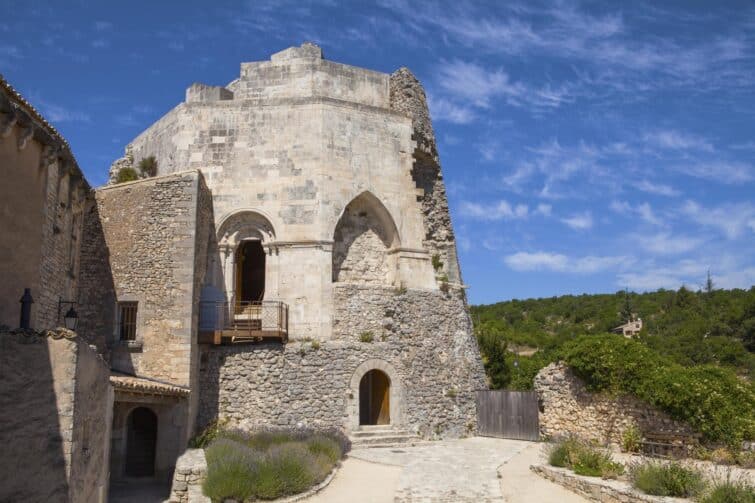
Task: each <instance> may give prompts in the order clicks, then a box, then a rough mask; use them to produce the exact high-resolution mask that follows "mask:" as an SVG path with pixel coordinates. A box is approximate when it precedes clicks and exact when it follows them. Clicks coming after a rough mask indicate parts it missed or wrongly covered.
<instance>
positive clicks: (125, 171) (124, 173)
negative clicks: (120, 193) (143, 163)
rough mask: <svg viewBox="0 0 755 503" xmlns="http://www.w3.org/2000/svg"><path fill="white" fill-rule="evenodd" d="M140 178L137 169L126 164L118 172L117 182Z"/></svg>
mask: <svg viewBox="0 0 755 503" xmlns="http://www.w3.org/2000/svg"><path fill="white" fill-rule="evenodd" d="M138 179H139V175H138V174H137V172H136V170H135V169H134V168H131V167H129V166H126V167H125V168H121V170H120V171H119V172H118V175H117V176H116V177H115V183H125V182H133V181H135V180H138Z"/></svg>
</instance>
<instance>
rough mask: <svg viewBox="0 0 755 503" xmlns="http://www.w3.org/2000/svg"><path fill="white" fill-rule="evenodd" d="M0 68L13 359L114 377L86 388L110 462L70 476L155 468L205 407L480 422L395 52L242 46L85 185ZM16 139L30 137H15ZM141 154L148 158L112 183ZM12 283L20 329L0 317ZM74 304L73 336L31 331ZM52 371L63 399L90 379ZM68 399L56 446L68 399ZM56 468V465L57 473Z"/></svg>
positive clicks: (459, 305)
mask: <svg viewBox="0 0 755 503" xmlns="http://www.w3.org/2000/svg"><path fill="white" fill-rule="evenodd" d="M3 86H4V87H3V89H4V90H5V94H4V95H3V96H4V98H3V101H2V102H0V113H1V114H0V119H2V118H3V117H5V119H4V122H3V124H5V125H4V126H3V136H2V140H0V142H1V145H2V150H0V160H1V161H2V167H3V171H5V169H6V165H7V166H9V168H8V169H9V170H10V169H11V168H10V166H11V164H13V166H18V168H16V167H14V168H13V169H15V170H16V171H17V172H16V171H14V172H12V173H11V171H9V173H10V174H11V175H12V176H17V178H16V180H17V181H16V182H14V183H13V184H10V185H6V186H4V187H3V189H0V192H1V193H2V194H0V195H2V196H5V195H6V192H8V194H7V195H8V198H9V199H6V200H7V201H9V203H8V205H11V204H19V205H21V207H22V209H28V210H29V214H34V215H41V216H39V217H34V219H31V220H28V221H24V222H20V223H19V222H17V221H16V220H15V219H14V215H15V213H16V212H17V211H18V209H17V208H14V209H13V210H12V211H13V215H12V214H11V210H10V206H7V205H6V206H4V207H3V212H2V213H0V224H1V226H2V229H3V233H4V234H5V232H6V230H13V232H9V234H13V249H15V250H19V249H24V248H25V249H28V250H30V252H29V254H28V255H25V256H21V254H19V253H18V252H16V253H13V252H11V251H9V250H11V249H10V248H8V249H7V250H6V248H3V249H0V258H2V259H3V260H2V263H1V264H0V273H2V275H3V281H2V285H1V286H0V287H1V288H2V292H0V301H1V302H0V314H1V315H2V317H1V318H0V325H6V327H5V328H3V329H2V330H3V331H4V335H7V337H5V340H6V342H5V343H4V345H5V346H8V347H4V348H3V350H2V351H3V353H4V354H5V353H7V351H11V350H14V349H15V350H16V351H17V352H16V353H15V354H16V355H17V358H13V359H11V360H12V361H9V363H8V362H6V363H8V365H10V366H11V367H13V368H14V369H15V368H17V370H18V372H20V374H19V375H22V374H23V372H25V371H26V370H24V369H30V368H32V366H30V365H29V359H30V358H32V357H31V356H29V357H28V358H25V357H24V354H25V353H24V351H28V347H31V346H34V347H36V348H37V349H38V351H43V352H44V351H47V352H49V353H50V354H51V355H54V354H57V353H59V352H60V351H61V349H59V347H58V346H60V345H61V344H64V343H65V344H68V345H75V348H76V351H77V354H79V353H81V354H82V355H85V356H80V357H79V360H81V361H84V360H86V361H90V360H91V361H92V362H93V363H91V364H90V365H89V367H87V368H89V370H88V371H87V372H88V374H87V375H88V376H90V379H91V380H96V379H99V377H97V376H100V375H102V376H104V377H102V378H101V379H104V382H107V383H109V388H108V389H109V391H108V389H105V388H103V389H102V390H101V391H99V392H98V393H99V394H97V395H96V396H94V395H92V393H88V395H91V396H88V399H89V400H90V402H91V401H94V402H96V403H98V404H100V405H101V407H100V408H101V410H102V414H104V416H103V417H102V421H100V422H98V423H97V424H94V422H93V424H92V426H91V427H88V428H89V430H87V431H88V433H87V434H88V435H89V437H92V432H93V431H96V432H97V433H98V435H100V437H101V436H105V437H106V438H109V439H110V441H109V442H105V444H107V445H105V446H103V447H102V449H104V453H100V454H101V456H100V457H101V458H102V459H106V460H107V459H109V461H107V462H102V463H99V464H97V463H92V467H91V470H92V471H93V472H92V473H91V474H88V475H86V476H82V477H83V479H82V480H85V482H81V484H84V485H86V484H89V485H92V486H93V487H94V486H96V487H100V489H101V485H102V480H103V474H102V473H95V472H96V471H97V470H100V471H102V470H106V469H107V468H103V466H107V467H109V477H110V478H111V479H118V478H122V477H126V476H136V475H154V476H157V477H168V476H169V475H170V472H171V470H172V468H173V466H174V464H175V460H176V458H177V457H178V456H179V455H180V454H181V452H183V450H184V449H185V448H186V445H187V441H188V439H189V438H190V437H191V436H192V435H194V434H195V433H196V432H198V431H200V430H201V429H202V428H204V427H205V426H207V425H208V424H210V423H211V422H213V421H215V420H221V421H224V422H227V423H228V424H230V425H233V426H236V427H240V428H245V429H255V428H263V427H294V428H295V427H309V428H339V429H342V430H343V431H345V432H347V433H348V434H351V435H355V436H358V434H359V432H360V431H361V430H362V429H363V428H364V427H365V426H369V425H382V426H383V427H384V429H386V430H387V431H393V432H394V434H395V435H396V436H397V437H400V436H410V437H421V438H438V437H460V436H466V435H470V434H474V432H475V430H476V406H475V391H477V390H480V389H485V388H486V383H485V378H484V372H483V367H482V363H481V360H480V355H479V351H478V348H477V345H476V342H475V339H474V337H473V334H472V324H471V320H470V316H469V312H468V308H467V304H466V296H465V292H464V288H465V286H464V285H463V283H462V280H461V274H460V271H459V264H458V260H457V256H456V244H455V241H454V233H453V229H452V226H451V221H450V216H449V211H448V203H447V199H446V193H445V188H444V183H443V177H442V173H441V169H440V164H439V159H438V153H437V149H436V143H435V138H434V134H433V128H432V124H431V121H430V115H429V111H428V108H427V103H426V99H425V93H424V90H423V88H422V86H421V85H420V83H419V82H418V81H417V79H416V78H415V77H414V76H413V75H412V74H411V72H410V71H409V70H407V69H405V68H402V69H400V70H398V71H396V72H395V73H393V74H392V75H387V74H382V73H378V72H374V71H370V70H365V69H361V68H356V67H352V66H347V65H343V64H339V63H334V62H331V61H327V60H325V59H323V56H322V52H321V49H320V48H319V47H317V46H315V45H312V44H303V45H302V46H300V47H292V48H289V49H286V50H284V51H282V52H279V53H277V54H273V55H272V57H271V58H270V60H269V61H262V62H253V63H242V64H241V73H240V76H239V78H238V79H236V80H234V81H232V82H231V83H229V84H228V85H227V86H224V87H221V86H208V85H203V84H194V85H192V86H191V87H189V89H188V90H187V91H186V100H185V101H184V102H183V103H181V104H179V105H178V106H176V107H175V108H174V109H173V110H171V111H170V112H168V113H167V114H166V115H165V116H163V117H162V118H161V119H160V120H158V121H157V122H156V123H155V124H153V125H152V126H150V127H149V128H148V129H147V130H146V131H144V132H143V133H142V134H140V135H139V136H138V137H137V138H135V139H134V140H133V141H132V142H131V143H130V144H129V145H128V146H127V147H126V155H125V157H123V158H122V159H119V160H117V161H116V162H115V163H114V164H113V166H112V167H111V183H109V184H108V185H107V186H105V187H101V188H99V189H94V190H93V189H91V188H90V187H89V186H88V185H87V183H86V180H84V179H83V176H81V171H80V170H79V168H78V166H77V165H76V162H75V159H73V156H72V155H70V149H68V146H67V144H65V141H64V140H63V139H62V138H61V137H60V136H59V135H58V134H57V132H56V131H55V130H54V129H53V128H52V126H50V125H49V124H47V123H46V122H44V119H43V118H42V117H41V116H40V115H39V114H38V113H36V111H34V110H33V108H32V107H31V105H29V104H28V103H26V102H25V101H24V100H23V99H22V98H20V96H18V95H17V94H16V93H14V92H13V91H12V88H10V86H8V85H7V84H6V83H5V82H4V81H3ZM3 103H5V105H3ZM29 130H31V133H29ZM24 138H26V140H23V139H24ZM30 139H32V140H35V141H37V143H38V144H39V146H38V148H37V146H36V144H35V147H34V148H35V149H36V150H33V151H29V150H28V149H25V150H24V151H22V150H21V148H20V144H21V141H22V140H23V141H28V140H30ZM19 152H20V154H19ZM24 152H25V153H24ZM32 153H34V156H32V157H29V156H31V154H32ZM21 154H23V155H21ZM24 156H26V157H24ZM152 157H154V159H155V160H156V166H157V173H156V174H155V176H149V177H145V178H143V179H139V180H136V181H131V182H126V183H114V182H115V181H116V180H117V179H118V175H119V173H120V172H121V171H123V170H125V169H130V168H138V166H139V165H140V162H141V161H142V160H144V159H149V158H152ZM24 163H26V164H28V166H30V167H25V166H26V164H24ZM6 188H7V190H6ZM31 193H34V194H37V196H35V197H33V198H30V197H29V194H31ZM27 207H28V208H27ZM27 230H28V232H27ZM6 255H7V256H6ZM22 265H23V266H22ZM56 274H57V275H59V276H60V279H59V280H56V279H55V277H56V276H55V275H56ZM6 278H7V279H8V280H7V281H6ZM24 288H29V289H30V292H31V295H33V296H34V298H35V304H33V305H32V306H33V309H32V311H31V319H30V320H29V323H28V324H27V326H28V327H29V328H30V329H31V330H26V331H23V330H21V331H19V330H11V328H12V327H16V326H18V309H19V303H18V300H19V298H20V297H21V296H22V294H23V293H24ZM61 300H63V301H65V302H67V303H65V304H61V302H60V301H61ZM68 304H71V305H73V306H74V307H75V309H76V313H77V315H78V324H77V326H76V328H75V334H73V333H68V332H64V333H63V335H66V334H68V336H66V337H63V338H62V339H61V338H60V336H58V337H45V333H43V332H40V331H43V330H44V329H49V328H52V327H54V326H58V325H60V324H61V319H62V316H63V314H65V309H66V308H67V306H68ZM61 306H63V308H61ZM22 325H23V323H22ZM6 333H7V334H6ZM30 333H31V334H32V335H30ZM40 334H41V336H40ZM46 334H47V335H50V333H49V332H48V333H46ZM30 340H34V341H37V342H36V343H35V344H30V343H29V341H30ZM40 341H42V342H40ZM61 341H62V342H61ZM72 341H74V342H72ZM76 341H78V342H76ZM10 346H12V347H10ZM69 349H70V348H69ZM90 353H91V354H90ZM30 354H31V353H30ZM6 359H7V357H6ZM50 359H54V358H53V357H52V356H51V357H50ZM66 361H68V360H66ZM68 362H69V363H68V364H67V365H68V367H65V369H66V372H68V373H69V374H70V373H71V372H73V374H72V375H79V373H80V372H81V370H80V369H79V367H77V364H76V363H75V362H74V363H71V362H73V360H70V361H68ZM8 365H6V368H5V369H4V370H3V371H4V372H10V371H11V370H8ZM90 367H91V368H90ZM53 370H54V371H52V372H49V371H48V374H50V375H51V377H50V379H49V381H50V383H49V387H50V388H51V389H52V393H53V394H55V393H57V392H56V391H55V389H57V388H55V382H56V381H55V376H58V375H60V372H58V371H57V370H55V369H53ZM61 372H62V371H61ZM35 375H39V372H37V373H36V374H35ZM0 377H2V376H0ZM45 382H46V381H45ZM98 382H99V381H98ZM68 392H70V393H72V394H73V395H75V396H73V395H72V396H73V398H72V401H73V402H72V403H74V404H77V403H79V402H77V400H79V394H87V392H86V391H79V388H77V387H76V386H74V387H73V388H71V389H69V390H68ZM56 396H57V395H56ZM0 397H2V398H3V399H5V398H6V397H7V398H8V400H11V399H12V391H9V392H8V394H6V393H5V391H3V394H1V395H0ZM102 404H104V405H102ZM87 410H89V411H91V410H92V408H91V407H89V406H88V407H87ZM98 410H99V409H98ZM16 412H18V411H16ZM69 412H70V414H69ZM65 413H66V414H68V415H69V416H71V417H72V419H71V421H72V425H73V426H71V428H72V430H71V431H72V432H70V433H69V434H68V436H69V437H71V438H72V439H73V440H71V443H70V446H68V447H66V448H63V449H62V451H61V452H62V454H61V456H62V457H63V459H64V460H65V462H66V463H68V465H72V464H74V462H73V461H72V459H73V458H74V457H75V456H77V455H82V454H81V451H80V449H81V448H83V447H82V445H83V443H86V439H85V438H84V439H83V440H81V441H80V442H79V443H78V444H77V440H76V438H77V437H76V435H77V433H75V432H76V424H77V421H79V417H83V415H84V410H82V408H81V407H78V406H77V405H74V406H73V407H72V412H71V411H68V412H65ZM57 414H59V415H62V414H63V411H60V410H57ZM90 415H91V413H90ZM82 421H83V419H82ZM103 425H104V426H103ZM63 436H64V437H65V436H66V435H63ZM98 438H99V437H98ZM82 442H83V443H82ZM66 445H68V444H66ZM77 446H78V447H77ZM77 449H79V451H77ZM87 449H88V451H87V452H89V453H90V456H91V455H92V453H93V452H97V453H99V451H100V450H102V449H100V447H99V446H94V445H88V446H87ZM77 452H78V453H79V454H77ZM100 454H98V455H100ZM68 465H66V466H68ZM66 477H67V479H66ZM72 477H73V475H72V474H71V472H70V470H69V471H68V472H66V475H65V476H64V477H62V479H61V480H62V481H63V482H66V483H67V484H68V489H67V490H68V491H69V494H71V491H73V489H72V488H73V487H74V486H75V484H74V483H73V481H72V479H71V478H72ZM104 478H105V479H107V474H105V475H104ZM81 484H79V485H81ZM77 490H78V489H77ZM81 490H82V491H84V489H81ZM90 493H91V491H90ZM90 493H87V494H90ZM82 494H83V493H82ZM4 496H7V495H2V494H0V499H3V497H4ZM73 499H76V498H73Z"/></svg>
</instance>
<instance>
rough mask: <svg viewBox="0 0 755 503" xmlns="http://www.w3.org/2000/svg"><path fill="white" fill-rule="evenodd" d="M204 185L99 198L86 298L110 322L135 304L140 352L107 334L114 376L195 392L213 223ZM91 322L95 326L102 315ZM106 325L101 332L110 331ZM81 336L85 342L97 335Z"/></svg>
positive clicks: (173, 184) (194, 178)
mask: <svg viewBox="0 0 755 503" xmlns="http://www.w3.org/2000/svg"><path fill="white" fill-rule="evenodd" d="M201 178H202V175H201V174H200V173H198V172H196V171H190V172H183V173H176V174H172V175H167V176H163V177H155V178H149V179H145V180H140V181H137V182H130V183H124V184H120V185H115V186H109V187H106V188H102V189H99V190H97V192H96V200H97V208H96V209H93V210H92V213H91V215H90V219H89V222H88V227H87V228H88V229H89V230H91V235H90V237H89V238H88V239H90V241H88V242H87V245H86V247H85V250H84V251H85V257H84V260H85V262H86V263H87V264H88V266H87V280H88V283H87V291H88V296H89V297H90V298H92V299H93V300H94V304H95V305H99V306H101V307H102V308H103V310H104V311H105V312H106V313H109V314H110V313H112V314H113V315H117V313H115V312H114V308H115V305H116V302H122V301H133V302H137V303H138V304H137V305H138V307H137V327H136V344H133V343H126V342H125V341H120V340H119V337H118V334H117V333H116V332H117V327H116V330H114V331H113V332H112V333H110V334H103V335H106V336H108V338H109V340H107V341H106V342H105V345H106V346H107V347H108V348H110V359H111V364H112V367H113V368H114V369H115V370H119V371H121V372H124V373H126V374H134V375H139V376H144V377H151V378H155V379H160V380H164V381H167V382H171V383H174V384H177V385H181V386H187V387H188V386H190V384H191V382H190V381H191V373H192V368H193V366H194V365H195V364H194V363H192V351H193V349H192V345H193V343H194V344H195V343H196V329H197V326H198V322H197V319H196V316H197V314H196V313H197V302H198V301H199V290H200V284H201V281H202V280H203V277H204V269H205V263H206V255H207V253H206V248H207V245H208V241H209V236H208V234H209V232H210V231H209V225H210V221H211V219H212V213H211V206H210V204H209V195H207V194H206V192H207V188H206V186H205V185H204V184H203V182H202V180H201ZM207 213H209V215H207ZM98 221H99V223H98ZM199 227H204V228H199ZM97 234H100V235H101V236H102V237H104V242H105V244H106V247H104V248H103V247H100V248H98V247H97V246H96V245H97V243H98V241H99V240H100V239H101V238H99V237H98V236H97ZM105 261H107V262H105ZM108 274H110V275H112V281H108V278H107V275H108ZM113 295H114V297H113ZM96 299H100V300H96ZM108 304H109V306H108ZM92 314H93V315H94V316H93V320H97V313H92ZM114 318H115V316H113V318H111V323H112V322H113V321H115V320H114ZM107 321H108V320H101V321H99V322H97V323H98V324H97V326H100V325H104V326H107V325H108V323H107ZM87 323H95V322H86V323H85V325H87ZM83 328H85V329H86V330H85V331H86V332H87V334H89V332H90V331H95V330H96V327H94V328H92V329H91V330H89V328H90V327H89V326H88V325H87V326H85V327H83ZM101 345H102V342H100V343H98V346H101ZM194 351H195V350H194ZM195 356H196V355H195ZM193 361H194V362H196V359H194V360H193Z"/></svg>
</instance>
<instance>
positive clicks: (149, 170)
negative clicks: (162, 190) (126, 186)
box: [139, 155, 157, 178]
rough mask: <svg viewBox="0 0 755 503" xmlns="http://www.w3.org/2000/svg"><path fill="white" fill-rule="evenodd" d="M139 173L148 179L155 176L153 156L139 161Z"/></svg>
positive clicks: (155, 163)
mask: <svg viewBox="0 0 755 503" xmlns="http://www.w3.org/2000/svg"><path fill="white" fill-rule="evenodd" d="M139 171H140V172H141V174H142V176H143V177H145V178H146V177H150V176H156V175H157V159H155V156H154V155H151V156H149V157H145V158H144V159H142V160H141V161H139Z"/></svg>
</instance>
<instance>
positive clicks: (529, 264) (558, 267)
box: [503, 251, 634, 274]
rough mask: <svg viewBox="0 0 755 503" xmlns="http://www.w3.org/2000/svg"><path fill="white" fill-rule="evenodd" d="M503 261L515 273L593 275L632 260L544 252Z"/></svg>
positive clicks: (521, 253)
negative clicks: (537, 272) (543, 272)
mask: <svg viewBox="0 0 755 503" xmlns="http://www.w3.org/2000/svg"><path fill="white" fill-rule="evenodd" d="M503 261H504V262H505V263H506V265H507V266H509V268H511V269H513V270H515V271H552V272H563V273H577V274H594V273H598V272H602V271H606V270H611V269H617V268H621V267H626V266H629V265H630V264H631V263H632V262H633V261H634V259H632V258H631V257H626V256H593V255H588V256H585V257H568V256H566V255H562V254H560V253H551V252H545V251H537V252H531V253H530V252H517V253H514V254H511V255H507V256H506V257H504V259H503Z"/></svg>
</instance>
